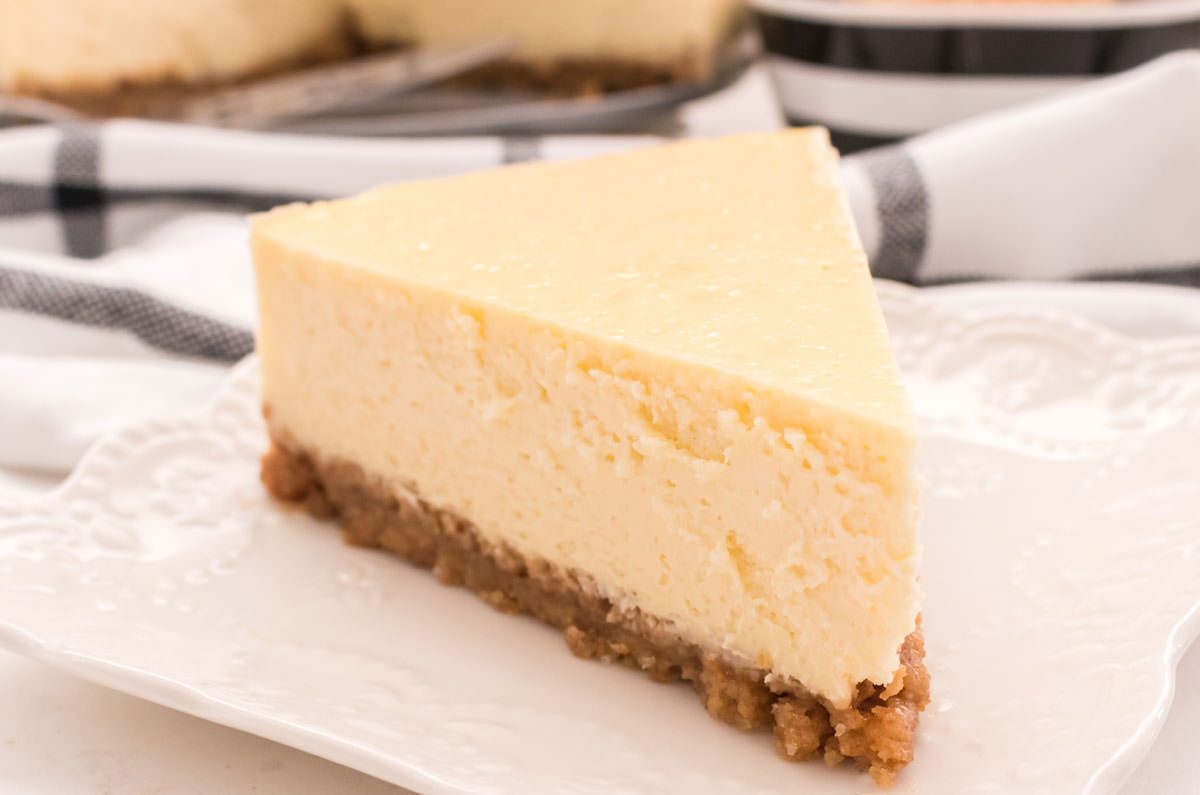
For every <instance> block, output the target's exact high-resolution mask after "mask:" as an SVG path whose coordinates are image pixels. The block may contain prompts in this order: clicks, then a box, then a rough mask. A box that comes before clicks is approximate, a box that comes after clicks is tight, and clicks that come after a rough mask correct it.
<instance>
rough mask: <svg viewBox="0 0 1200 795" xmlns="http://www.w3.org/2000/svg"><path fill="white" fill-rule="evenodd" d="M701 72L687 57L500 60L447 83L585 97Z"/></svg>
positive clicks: (692, 77) (682, 78) (696, 75)
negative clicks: (654, 60) (659, 60)
mask: <svg viewBox="0 0 1200 795" xmlns="http://www.w3.org/2000/svg"><path fill="white" fill-rule="evenodd" d="M704 73H705V70H704V69H703V68H702V64H701V63H700V62H699V59H696V58H692V57H690V56H689V57H685V58H681V59H679V60H678V61H676V62H674V63H672V62H667V61H664V62H662V63H651V62H640V61H622V60H618V59H615V58H560V59H555V60H552V61H519V60H503V61H498V62H496V63H490V64H486V65H484V66H481V67H479V68H478V69H473V70H471V71H470V72H467V73H465V74H462V75H459V76H458V77H455V78H454V79H453V80H452V81H451V84H452V85H456V86H462V87H465V88H476V89H484V90H487V91H536V92H540V93H546V94H551V95H554V96H561V97H587V96H597V95H600V94H607V93H609V92H613V91H627V90H630V89H635V88H646V87H648V86H655V85H661V84H663V83H673V82H687V81H692V80H699V79H701V78H703V77H704Z"/></svg>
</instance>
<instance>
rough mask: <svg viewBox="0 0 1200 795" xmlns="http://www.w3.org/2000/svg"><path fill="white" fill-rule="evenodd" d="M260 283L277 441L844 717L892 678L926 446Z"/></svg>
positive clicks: (550, 340)
mask: <svg viewBox="0 0 1200 795" xmlns="http://www.w3.org/2000/svg"><path fill="white" fill-rule="evenodd" d="M259 263H260V264H259V275H260V281H259V289H260V299H261V302H262V310H263V314H264V316H265V317H269V318H271V321H270V322H269V323H267V324H264V327H263V329H262V331H261V335H260V338H259V347H260V350H261V352H262V357H263V367H264V373H263V375H264V400H265V402H266V404H267V405H269V406H271V408H272V413H271V427H272V429H273V431H274V432H276V433H279V434H281V435H283V436H284V437H285V438H290V439H294V440H295V441H296V443H298V444H299V445H301V446H302V447H303V448H304V449H312V450H318V451H321V452H322V453H323V454H325V455H328V456H331V457H335V458H342V459H345V460H349V461H353V462H354V463H356V464H358V465H359V466H361V467H363V469H365V470H366V471H368V472H372V473H377V474H379V475H380V476H381V477H383V478H384V479H385V480H386V481H389V482H391V483H393V484H394V486H395V487H396V489H397V492H398V493H399V491H400V490H401V489H403V488H404V487H406V486H412V487H414V488H415V489H416V490H417V491H419V492H420V493H421V494H422V495H424V496H425V497H426V498H427V499H428V500H430V501H431V502H432V503H433V504H435V505H438V506H441V507H443V508H445V509H446V510H450V511H453V512H454V513H456V514H457V515H459V516H463V517H467V518H468V519H469V520H470V521H471V522H473V523H474V524H475V525H476V526H477V527H478V528H479V530H480V532H481V533H482V534H483V535H484V536H485V537H486V538H490V539H491V540H494V541H496V542H504V543H507V544H510V545H511V546H513V547H514V548H515V549H517V550H518V551H519V552H521V553H522V554H525V555H529V556H533V557H538V558H542V559H545V560H547V561H550V562H552V563H554V564H556V565H559V566H561V567H563V568H568V569H579V570H582V571H587V572H589V573H590V574H591V576H592V577H593V578H594V579H595V581H596V582H597V583H598V585H599V586H600V587H601V588H602V589H604V592H605V593H606V595H609V596H610V597H612V598H614V599H620V598H621V597H622V596H625V595H628V596H629V597H630V598H631V599H632V601H633V602H634V604H635V605H636V606H637V607H639V608H641V609H642V610H644V611H646V612H648V613H651V614H653V615H657V616H661V617H663V618H666V619H669V620H670V621H672V622H673V623H674V624H675V625H676V626H678V627H679V629H680V631H681V632H682V633H684V634H685V635H686V636H689V637H692V638H696V639H714V640H715V641H716V642H717V643H719V645H721V646H722V647H723V648H725V649H728V650H730V651H731V652H734V653H736V654H738V655H740V656H741V657H743V658H745V659H747V660H751V661H753V662H754V663H755V664H756V665H758V666H760V667H762V668H766V669H770V670H773V671H776V672H779V673H781V674H783V675H786V676H789V677H793V678H795V679H796V680H797V681H800V682H803V683H804V684H805V686H806V687H808V688H810V689H811V690H813V691H814V692H816V693H819V694H821V695H822V696H824V697H826V698H828V699H830V701H831V702H833V703H834V704H835V705H839V706H845V705H846V704H848V703H849V699H850V697H851V695H852V693H853V692H854V688H855V686H856V685H857V684H858V683H859V682H861V681H863V680H868V681H872V682H876V683H879V684H886V683H887V682H889V681H890V680H891V678H892V676H893V674H894V672H895V671H896V668H897V665H898V663H897V656H896V655H897V649H898V648H899V647H900V644H901V643H902V641H903V639H904V637H905V636H906V635H907V634H908V633H910V632H911V631H912V629H913V627H914V622H915V616H916V612H917V606H916V587H915V583H916V570H915V567H916V562H917V556H916V551H915V548H914V541H913V537H912V535H911V533H896V532H895V528H897V527H908V526H910V525H911V522H912V517H911V512H912V510H913V507H912V485H911V483H909V482H908V481H907V480H905V479H900V480H896V479H895V478H894V473H896V472H904V471H906V470H904V469H900V470H897V469H895V468H894V465H895V464H897V463H899V462H902V461H907V460H908V459H909V457H910V456H911V439H910V438H909V437H907V436H906V435H904V434H901V433H897V432H895V431H894V430H893V429H891V428H890V427H887V426H883V425H875V424H872V423H869V422H867V423H864V422H863V421H862V420H861V418H857V421H853V422H852V421H849V418H847V417H846V416H845V415H844V414H843V413H842V412H839V411H837V410H836V409H833V408H826V407H816V406H812V405H808V404H804V405H796V404H794V403H790V402H789V401H788V397H787V396H786V395H783V394H779V393H776V392H773V391H771V390H769V389H766V388H763V387H760V386H755V385H753V384H751V383H749V382H747V381H745V380H743V379H739V378H737V377H734V376H730V375H728V374H721V373H718V372H714V371H711V370H709V371H704V370H700V371H697V370H693V369H685V368H681V367H678V366H675V365H674V364H673V363H672V362H669V361H665V360H662V359H659V358H658V357H654V356H651V355H648V354H646V353H644V352H641V351H638V350H635V349H633V348H630V347H628V346H623V345H620V344H613V343H607V342H602V341H600V340H597V339H595V338H593V337H590V336H589V335H585V334H579V333H574V332H569V331H567V330H564V329H556V328H553V327H550V326H544V325H540V324H534V323H531V322H529V321H528V320H527V319H525V318H522V317H520V316H517V315H513V314H510V313H505V312H500V311H496V310H494V309H483V308H481V307H479V306H476V305H472V304H470V303H467V302H463V301H460V300H457V299H455V298H453V297H451V296H449V295H447V294H445V293H440V292H437V291H431V290H428V289H425V288H421V287H419V286H416V285H408V286H405V287H399V286H396V285H388V286H387V287H386V288H385V286H384V285H383V284H382V283H380V282H379V281H378V280H377V278H376V277H373V276H372V275H370V274H365V273H359V274H356V275H355V276H354V277H352V278H345V277H344V275H339V273H338V272H337V271H336V270H334V269H331V268H330V267H328V265H327V264H326V263H324V262H322V261H321V260H319V259H316V258H312V257H308V256H305V255H302V254H299V253H296V252H283V251H278V250H275V251H272V250H270V247H269V245H268V246H263V247H260V251H259ZM350 307H352V308H353V310H352V311H346V310H347V308H350ZM883 463H889V465H888V466H883V465H882V464H883ZM813 649H822V650H825V652H826V653H824V654H816V655H814V654H812V650H813Z"/></svg>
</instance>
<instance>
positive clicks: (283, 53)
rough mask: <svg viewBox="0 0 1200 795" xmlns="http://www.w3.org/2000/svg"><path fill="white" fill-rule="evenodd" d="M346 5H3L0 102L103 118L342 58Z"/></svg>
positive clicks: (101, 0) (46, 0) (56, 1)
mask: <svg viewBox="0 0 1200 795" xmlns="http://www.w3.org/2000/svg"><path fill="white" fill-rule="evenodd" d="M352 51H353V48H352V38H351V33H350V29H349V27H348V24H347V12H346V10H345V8H343V7H342V5H341V2H340V0H186V2H172V1H170V0H0V93H9V94H15V95H21V96H32V97H38V98H43V99H49V100H53V101H56V102H59V103H61V104H64V105H67V106H69V107H73V108H76V109H78V110H81V111H83V112H85V113H89V114H92V115H100V116H120V115H162V114H164V113H165V112H166V111H168V110H169V108H170V107H171V105H172V104H173V103H174V102H176V101H178V100H179V99H180V98H181V97H186V96H188V95H190V94H192V93H194V92H196V91H200V90H203V89H208V88H213V87H216V86H223V85H228V84H231V83H236V82H238V81H241V80H245V79H247V78H251V77H255V76H261V75H266V74H273V73H277V72H282V71H287V70H290V69H295V68H297V67H301V66H307V65H312V64H314V63H320V62H323V61H328V60H334V59H337V58H343V57H345V56H346V55H348V54H349V53H350V52H352Z"/></svg>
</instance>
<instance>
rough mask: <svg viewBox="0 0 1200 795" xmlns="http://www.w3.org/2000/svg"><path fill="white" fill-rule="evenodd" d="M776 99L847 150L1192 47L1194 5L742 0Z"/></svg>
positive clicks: (797, 120) (1199, 7) (1199, 23)
mask: <svg viewBox="0 0 1200 795" xmlns="http://www.w3.org/2000/svg"><path fill="white" fill-rule="evenodd" d="M752 7H753V9H754V17H755V19H756V21H757V25H758V28H759V29H760V31H761V34H762V40H763V47H764V50H765V52H766V57H767V59H768V63H769V64H770V67H771V72H772V77H773V79H774V82H775V86H776V90H777V93H778V95H779V99H780V102H781V104H782V106H783V110H784V113H785V115H786V116H787V118H788V120H789V121H790V122H791V123H793V124H813V123H815V124H823V125H825V126H827V127H829V128H830V129H831V132H832V133H833V137H834V142H835V144H837V145H838V147H839V148H840V149H841V150H842V151H843V152H852V151H855V150H858V149H864V148H867V147H869V146H875V145H879V144H883V143H889V142H891V141H896V140H900V139H902V138H906V137H908V136H911V135H915V134H918V133H922V132H926V131H928V130H932V129H935V128H937V127H941V126H943V125H946V124H949V123H952V122H955V121H959V120H961V119H965V118H968V117H970V116H974V115H976V114H978V113H983V112H986V111H991V110H996V109H998V108H1003V107H1007V106H1011V105H1016V104H1019V103H1022V102H1026V101H1029V100H1034V99H1038V98H1041V97H1044V96H1048V95H1050V94H1053V93H1055V92H1057V91H1060V90H1062V89H1064V88H1070V87H1073V86H1077V85H1080V84H1082V83H1085V82H1088V81H1090V80H1093V79H1096V78H1099V77H1102V76H1104V75H1109V74H1112V73H1115V72H1119V71H1123V70H1125V69H1129V68H1131V67H1134V66H1138V65H1139V64H1142V63H1145V62H1147V61H1150V60H1152V59H1154V58H1156V57H1157V56H1159V55H1163V54H1165V53H1168V52H1171V51H1174V50H1179V49H1186V48H1190V47H1200V1H1198V0H1116V1H1115V2H1072V1H1071V0H1060V2H1043V3H1028V2H1007V3H1000V2H929V3H913V2H904V3H893V2H859V1H858V0H752Z"/></svg>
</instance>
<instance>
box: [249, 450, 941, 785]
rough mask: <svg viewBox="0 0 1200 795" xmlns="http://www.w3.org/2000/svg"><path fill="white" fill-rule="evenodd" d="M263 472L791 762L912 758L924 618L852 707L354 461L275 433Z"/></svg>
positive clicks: (887, 773) (320, 510)
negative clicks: (733, 656)
mask: <svg viewBox="0 0 1200 795" xmlns="http://www.w3.org/2000/svg"><path fill="white" fill-rule="evenodd" d="M261 478H262V482H263V484H264V485H265V486H266V488H267V490H268V491H269V492H270V494H271V495H272V496H273V497H275V498H276V499H278V500H281V501H284V502H289V503H295V504H297V505H299V506H300V507H302V508H303V509H305V510H306V511H308V513H310V514H312V515H313V516H316V517H318V518H336V519H337V520H338V522H339V524H340V525H341V528H342V533H343V536H344V538H345V539H346V541H347V542H349V543H351V544H357V545H360V546H365V547H376V548H381V549H386V550H388V551H390V552H392V553H394V554H396V555H398V556H399V557H401V558H403V559H405V560H407V561H408V562H410V563H412V564H415V565H417V566H421V567H423V568H426V569H431V570H432V571H433V573H434V574H435V575H436V576H437V577H438V579H439V580H441V581H442V583H444V584H446V585H459V586H462V587H465V588H469V589H470V590H472V591H474V592H475V593H476V594H478V595H479V596H480V597H481V598H482V599H483V600H484V601H485V602H487V603H488V604H490V605H492V606H493V607H495V608H496V609H497V610H500V611H501V612H504V613H523V614H527V615H531V616H534V617H535V618H538V619H540V620H541V621H544V622H545V623H547V624H550V625H551V626H553V627H557V628H558V629H561V630H563V633H564V635H565V636H566V640H567V646H568V647H569V648H570V649H571V651H572V652H574V653H575V654H576V655H578V656H579V657H583V658H586V659H600V660H605V661H609V662H617V663H622V664H624V665H627V666H629V667H631V668H639V669H641V670H643V671H645V672H646V673H647V674H648V675H649V676H650V678H651V679H653V680H655V681H658V682H673V681H678V680H684V681H687V682H690V683H691V684H692V686H693V687H694V688H695V690H696V692H697V693H698V694H699V696H700V699H701V701H702V702H703V703H704V706H705V708H706V709H707V710H708V712H709V714H711V715H712V716H713V717H715V718H718V719H720V720H722V721H724V722H726V723H729V724H731V725H733V726H736V727H737V728H739V729H743V730H754V729H767V728H769V729H771V730H772V731H773V732H774V735H775V748H776V750H777V751H778V752H779V754H780V755H781V756H783V757H785V758H787V759H790V760H805V759H814V758H817V757H822V758H824V760H825V762H826V763H827V764H830V765H834V764H837V763H839V762H841V761H842V760H844V759H851V760H853V761H854V763H855V764H857V765H858V767H859V768H860V769H865V770H868V771H869V772H870V774H871V776H872V777H873V778H874V779H875V781H876V782H877V783H879V784H880V785H882V786H887V785H888V784H890V783H891V782H892V779H893V778H894V777H895V775H896V773H897V772H899V771H900V769H901V768H903V767H904V766H905V765H906V764H908V763H909V762H911V761H912V758H913V739H914V735H915V732H916V726H917V721H918V719H919V717H920V713H921V710H923V709H924V707H925V705H926V704H927V703H928V702H929V673H928V671H927V670H926V669H925V664H924V658H925V643H924V638H923V637H922V634H921V627H920V621H919V619H918V623H917V628H916V630H914V631H913V633H912V634H911V635H909V636H908V637H907V638H906V639H905V641H904V644H903V645H902V646H901V648H900V665H901V667H900V669H899V670H898V671H897V672H896V676H895V678H894V679H893V681H892V682H891V683H890V684H888V685H887V686H879V685H875V684H872V683H870V682H863V683H861V684H860V685H859V686H858V691H857V693H856V694H855V697H854V698H853V701H852V704H851V706H850V707H848V708H846V709H838V708H836V707H834V706H833V705H832V704H830V703H829V702H828V701H826V700H825V699H823V698H821V697H819V696H816V695H814V694H812V693H809V692H808V691H807V690H805V689H804V688H803V687H802V686H800V685H799V684H797V683H795V682H794V681H785V680H784V679H783V678H781V677H779V676H777V675H772V674H771V673H770V672H769V671H764V670H762V669H760V668H757V667H754V666H753V665H750V664H748V663H742V662H737V661H731V660H730V659H729V658H728V656H725V655H721V654H718V653H714V652H712V651H708V650H705V649H703V648H701V647H699V646H697V645H696V644H694V643H691V642H689V641H687V640H685V639H684V638H681V637H680V636H679V635H678V634H677V633H676V632H674V631H672V629H671V627H670V624H669V623H667V622H663V621H660V620H656V619H655V618H654V617H653V616H650V615H646V614H644V613H642V612H641V611H638V610H636V609H634V610H618V609H617V608H616V607H615V606H614V605H613V603H612V602H610V601H609V600H607V599H605V598H604V597H603V596H601V595H599V593H598V591H597V589H596V587H595V586H594V584H593V583H591V582H590V580H589V578H588V577H587V576H586V575H583V574H581V573H578V572H573V571H566V570H562V569H560V568H557V567H555V566H553V565H551V564H549V563H547V562H546V561H543V560H538V559H530V558H527V557H525V556H522V555H520V554H518V553H517V552H515V551H514V550H512V549H511V548H509V547H507V546H503V545H497V544H494V543H492V542H489V541H487V540H486V539H484V538H483V537H482V536H481V535H480V533H479V531H478V530H477V529H476V528H475V527H474V525H472V524H471V523H470V522H469V521H467V520H466V519H464V518H462V517H459V516H456V515H454V514H452V513H450V512H447V511H444V510H440V509H438V508H436V507H434V506H432V505H430V504H429V503H427V502H425V501H424V500H422V499H420V498H419V497H415V496H414V497H412V498H409V499H405V498H402V497H398V496H397V495H396V494H395V492H394V491H393V490H392V489H390V488H388V487H387V486H386V485H385V484H384V483H383V482H382V481H381V480H379V479H378V478H375V477H372V476H370V475H368V474H367V473H365V472H364V471H363V470H362V469H361V468H360V467H359V466H357V465H356V464H353V463H349V462H346V461H338V460H326V459H323V458H321V457H319V456H314V455H311V454H309V453H307V452H305V451H302V450H297V449H294V448H291V447H289V446H287V445H285V444H284V443H281V442H280V440H279V439H273V440H272V444H271V448H270V450H269V451H268V452H267V453H266V455H265V456H264V457H263V459H262V470H261Z"/></svg>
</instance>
